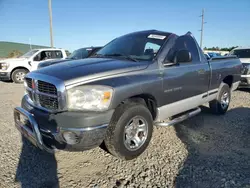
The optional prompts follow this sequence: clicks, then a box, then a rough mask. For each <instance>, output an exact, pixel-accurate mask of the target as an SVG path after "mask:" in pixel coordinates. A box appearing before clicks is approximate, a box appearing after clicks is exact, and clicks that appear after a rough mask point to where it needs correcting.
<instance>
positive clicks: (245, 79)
mask: <svg viewBox="0 0 250 188" xmlns="http://www.w3.org/2000/svg"><path fill="white" fill-rule="evenodd" d="M239 88H250V75H241V80H240V85H239Z"/></svg>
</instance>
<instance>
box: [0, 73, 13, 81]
mask: <svg viewBox="0 0 250 188" xmlns="http://www.w3.org/2000/svg"><path fill="white" fill-rule="evenodd" d="M0 80H11V78H10V72H2V71H0Z"/></svg>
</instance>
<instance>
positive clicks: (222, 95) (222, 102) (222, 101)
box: [209, 83, 231, 115]
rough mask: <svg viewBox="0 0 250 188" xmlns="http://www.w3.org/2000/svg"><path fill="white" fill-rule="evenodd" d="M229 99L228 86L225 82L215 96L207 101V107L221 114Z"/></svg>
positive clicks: (225, 109) (224, 111) (225, 108)
mask: <svg viewBox="0 0 250 188" xmlns="http://www.w3.org/2000/svg"><path fill="white" fill-rule="evenodd" d="M230 101H231V90H230V87H229V86H228V85H227V84H225V83H223V85H222V87H221V89H220V91H219V93H218V95H217V98H216V99H215V100H213V101H211V102H209V107H210V109H211V110H212V111H213V113H215V114H218V115H222V114H225V113H226V112H227V110H228V107H229V104H230Z"/></svg>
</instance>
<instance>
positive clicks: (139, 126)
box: [14, 30, 241, 160]
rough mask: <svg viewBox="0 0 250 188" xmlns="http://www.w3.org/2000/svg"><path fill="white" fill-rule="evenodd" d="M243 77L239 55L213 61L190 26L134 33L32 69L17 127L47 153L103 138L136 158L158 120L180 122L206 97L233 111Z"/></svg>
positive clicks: (215, 108) (116, 151)
mask: <svg viewBox="0 0 250 188" xmlns="http://www.w3.org/2000/svg"><path fill="white" fill-rule="evenodd" d="M240 77H241V62H240V60H239V59H238V58H237V57H235V56H227V57H218V58H212V59H211V60H209V61H208V60H207V59H206V58H205V56H204V54H203V52H202V50H201V49H200V47H199V45H198V44H197V42H196V40H195V39H194V37H193V36H192V34H191V33H190V32H188V33H186V34H185V35H182V36H178V35H176V34H173V33H169V32H162V31H157V30H146V31H139V32H134V33H130V34H127V35H124V36H121V37H118V38H116V39H114V40H112V41H111V42H110V43H108V44H106V45H105V46H104V47H103V48H102V49H101V50H100V51H98V53H97V54H96V55H94V56H92V57H90V58H87V59H82V60H73V61H67V62H63V63H60V64H58V65H53V66H48V67H45V68H42V69H39V70H36V71H33V72H31V73H29V74H27V75H26V76H25V83H24V84H25V88H26V94H25V95H24V97H23V99H22V104H21V107H16V108H15V109H14V119H15V126H16V127H17V129H18V130H19V131H20V132H21V133H22V135H24V136H25V137H26V138H27V139H28V140H29V141H30V142H32V143H33V144H34V145H36V146H37V147H38V148H40V149H44V150H46V151H48V152H54V151H55V150H68V151H83V150H87V149H91V148H94V147H98V146H100V145H101V144H103V143H104V144H105V146H106V148H107V149H108V151H109V152H110V153H111V154H113V155H114V156H117V157H119V158H122V159H124V160H130V159H134V158H136V157H138V156H139V155H141V154H142V153H143V152H144V151H145V149H146V148H147V146H148V144H149V142H150V140H151V137H152V132H153V125H156V126H169V125H174V124H176V123H178V122H180V121H183V120H185V119H187V118H189V117H192V116H194V115H196V114H198V113H199V112H200V111H201V109H200V108H199V106H200V105H202V104H204V103H209V105H210V108H211V110H212V112H214V113H215V114H218V115H220V114H221V115H222V114H224V113H226V111H227V109H228V107H229V103H230V100H231V92H232V91H234V90H235V89H236V88H237V87H238V84H239V81H240ZM164 120H168V121H164ZM163 121H164V122H163ZM166 139H167V138H166Z"/></svg>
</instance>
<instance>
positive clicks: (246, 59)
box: [240, 58, 250, 64]
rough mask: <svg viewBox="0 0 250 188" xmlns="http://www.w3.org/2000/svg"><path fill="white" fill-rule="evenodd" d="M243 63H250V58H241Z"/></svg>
mask: <svg viewBox="0 0 250 188" xmlns="http://www.w3.org/2000/svg"><path fill="white" fill-rule="evenodd" d="M240 61H241V63H248V64H250V58H240Z"/></svg>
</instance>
